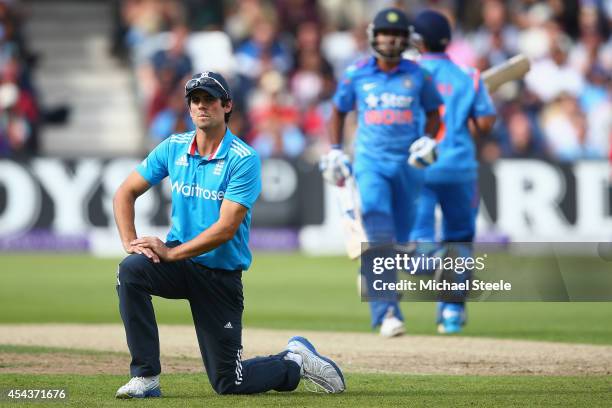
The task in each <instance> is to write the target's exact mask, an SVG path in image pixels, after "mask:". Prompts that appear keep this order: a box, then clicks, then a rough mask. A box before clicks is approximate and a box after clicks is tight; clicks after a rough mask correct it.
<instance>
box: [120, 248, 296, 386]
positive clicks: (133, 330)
mask: <svg viewBox="0 0 612 408" xmlns="http://www.w3.org/2000/svg"><path fill="white" fill-rule="evenodd" d="M117 293H118V295H119V310H120V313H121V319H122V320H123V324H124V326H125V334H126V337H127V343H128V347H129V350H130V354H131V355H132V362H131V364H130V373H131V375H132V376H133V377H136V376H142V377H148V376H153V375H157V374H159V373H160V372H161V365H160V362H159V335H158V331H157V323H156V321H155V313H154V310H153V304H152V302H151V295H154V296H161V297H164V298H168V299H187V300H188V301H189V305H190V307H191V313H192V316H193V322H194V324H195V329H196V334H197V338H198V343H199V346H200V352H201V354H202V360H203V362H204V367H205V368H206V373H207V375H208V379H209V380H210V383H211V385H212V387H213V388H214V390H215V391H216V392H217V393H219V394H253V393H260V392H265V391H268V390H276V391H293V390H294V389H295V388H297V386H298V384H299V382H300V367H299V366H298V364H297V363H295V362H294V361H291V360H285V359H284V358H283V357H284V355H285V354H286V352H282V353H280V354H276V355H272V356H268V357H257V358H253V359H250V360H245V361H242V312H243V294H242V271H227V270H214V269H209V268H206V267H204V266H202V265H200V264H197V263H195V262H192V261H190V260H184V261H177V262H161V263H158V264H155V263H153V262H151V261H150V260H149V259H148V258H147V257H145V256H144V255H137V254H132V255H129V256H128V257H126V258H125V259H124V260H123V261H122V262H121V263H120V264H119V270H118V271H117Z"/></svg>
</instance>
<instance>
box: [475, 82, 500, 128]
mask: <svg viewBox="0 0 612 408" xmlns="http://www.w3.org/2000/svg"><path fill="white" fill-rule="evenodd" d="M495 113H496V112H495V105H494V104H493V101H492V100H491V96H490V95H489V92H488V91H487V88H486V87H485V84H484V82H483V81H482V78H479V79H478V89H476V98H475V99H474V105H473V106H472V113H471V116H472V117H474V118H478V117H481V116H491V115H495Z"/></svg>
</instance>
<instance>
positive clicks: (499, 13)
mask: <svg viewBox="0 0 612 408" xmlns="http://www.w3.org/2000/svg"><path fill="white" fill-rule="evenodd" d="M482 19H483V25H482V27H480V29H478V31H476V33H475V34H474V36H473V39H472V43H473V44H474V46H475V48H476V52H477V53H478V55H479V58H480V63H479V68H481V69H484V68H488V67H490V66H492V65H496V64H499V63H501V62H503V61H505V60H506V59H508V58H509V57H511V56H512V55H514V54H516V52H517V48H518V44H517V38H518V30H517V29H516V27H515V26H513V25H511V24H510V23H509V22H508V19H507V10H506V6H505V5H504V2H503V1H502V0H484V1H483V5H482Z"/></svg>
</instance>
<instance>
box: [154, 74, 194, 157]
mask: <svg viewBox="0 0 612 408" xmlns="http://www.w3.org/2000/svg"><path fill="white" fill-rule="evenodd" d="M192 130H194V127H193V121H192V120H191V118H190V117H189V112H188V111H187V110H186V109H185V90H184V89H183V87H182V86H177V87H175V88H174V92H172V94H170V95H169V98H168V103H167V106H166V107H165V108H164V109H162V110H161V111H160V112H158V113H157V114H156V115H155V116H154V117H153V120H152V121H151V126H150V127H149V136H150V137H151V140H152V141H153V143H154V144H155V145H157V144H158V143H159V142H161V141H162V140H163V139H165V138H166V137H168V136H170V135H172V134H176V133H185V132H189V131H192Z"/></svg>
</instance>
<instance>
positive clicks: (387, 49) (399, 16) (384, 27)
mask: <svg viewBox="0 0 612 408" xmlns="http://www.w3.org/2000/svg"><path fill="white" fill-rule="evenodd" d="M380 31H386V32H391V33H393V34H396V35H397V38H396V39H395V40H394V41H393V43H391V44H385V45H383V44H379V43H378V42H377V40H376V34H377V33H378V32H380ZM409 35H410V22H409V20H408V16H407V15H406V13H404V12H403V11H402V10H400V9H398V8H394V7H391V8H386V9H383V10H381V11H379V12H378V13H377V14H376V16H375V17H374V20H373V21H372V22H371V23H370V25H369V26H368V39H369V41H370V45H371V46H372V49H373V50H374V53H375V54H376V56H377V57H378V58H383V59H391V60H397V59H399V58H401V55H402V53H403V52H404V51H405V50H406V48H408V45H409V42H408V38H409Z"/></svg>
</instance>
